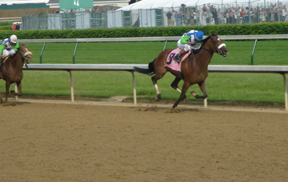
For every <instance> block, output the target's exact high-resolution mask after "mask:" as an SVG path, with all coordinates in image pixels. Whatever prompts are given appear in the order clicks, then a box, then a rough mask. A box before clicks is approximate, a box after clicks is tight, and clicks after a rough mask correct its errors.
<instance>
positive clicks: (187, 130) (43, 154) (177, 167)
mask: <svg viewBox="0 0 288 182" xmlns="http://www.w3.org/2000/svg"><path fill="white" fill-rule="evenodd" d="M13 105H14V106H13ZM287 131H288V112H286V111H284V110H283V109H279V108H276V109H274V110H273V109H271V108H270V109H265V108H247V107H245V108H244V107H242V108H239V107H233V106H225V107H224V106H220V107H219V106H217V107H216V106H215V107H209V108H208V109H204V108H203V107H200V106H189V107H188V106H186V107H185V106H183V105H182V106H179V108H178V109H175V110H170V109H169V108H168V106H167V105H164V104H163V105H161V104H157V105H156V104H151V103H148V104H147V103H140V104H139V105H138V106H134V105H133V104H131V103H123V102H93V101H89V102H87V101H85V102H84V101H83V102H80V101H79V102H75V103H74V104H71V102H69V101H61V102H60V101H55V100H41V101H39V100H25V99H24V100H21V102H17V103H15V102H12V104H10V105H9V106H4V105H3V104H1V105H0V146H1V147H0V161H1V162H0V181H12V182H14V181H15V182H19V181H21V182H23V181H29V182H30V181H67V182H71V181H85V182H86V181H93V182H94V181H99V182H103V181H109V182H110V181H111V182H114V181H115V182H122V181H125V182H126V181H127V182H130V181H137V182H138V181H139V182H141V181H143V182H144V181H147V182H150V181H153V182H155V181H163V182H167V181H169V182H170V181H173V182H174V181H175V182H176V181H181V182H185V181H187V182H191V181H196V182H198V181H201V182H202V181H204V182H205V181H211V182H215V181H219V182H223V181H229V182H232V181H235V182H239V181H253V182H255V181H261V182H265V181H267V182H268V181H269V182H271V181H273V182H274V181H277V182H281V181H287V179H288V132H287Z"/></svg>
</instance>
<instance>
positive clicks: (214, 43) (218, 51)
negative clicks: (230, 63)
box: [203, 37, 226, 55]
mask: <svg viewBox="0 0 288 182" xmlns="http://www.w3.org/2000/svg"><path fill="white" fill-rule="evenodd" d="M212 38H213V37H210V41H211V42H212V44H213V46H214V48H215V50H216V51H212V50H208V49H206V48H205V47H203V49H204V50H206V51H208V52H210V53H211V54H213V53H215V52H216V53H218V54H219V55H223V54H224V53H223V51H222V50H221V48H222V47H226V44H224V43H222V44H220V45H219V46H217V41H213V40H212ZM217 39H219V38H217Z"/></svg>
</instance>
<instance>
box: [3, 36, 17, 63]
mask: <svg viewBox="0 0 288 182" xmlns="http://www.w3.org/2000/svg"><path fill="white" fill-rule="evenodd" d="M18 48H19V42H18V41H17V36H16V35H11V37H10V38H6V39H3V40H2V42H1V43H0V54H1V57H2V58H4V57H6V56H13V55H14V54H15V53H16V51H17V50H18Z"/></svg>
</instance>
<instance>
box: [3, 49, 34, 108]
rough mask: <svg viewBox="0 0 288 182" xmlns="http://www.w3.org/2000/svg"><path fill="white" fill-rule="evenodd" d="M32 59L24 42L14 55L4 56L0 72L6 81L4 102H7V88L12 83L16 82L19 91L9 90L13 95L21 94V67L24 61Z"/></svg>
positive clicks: (27, 61)
mask: <svg viewBox="0 0 288 182" xmlns="http://www.w3.org/2000/svg"><path fill="white" fill-rule="evenodd" d="M31 61H32V53H31V52H30V50H29V49H28V47H27V46H26V45H25V44H22V45H20V47H19V49H18V51H17V52H16V54H15V55H13V56H9V57H8V58H7V59H6V58H4V59H3V60H2V61H1V62H2V65H1V72H2V75H1V77H2V79H3V80H5V81H6V94H5V102H7V99H8V95H9V88H10V85H11V84H12V83H16V84H17V88H18V90H19V93H16V92H15V91H14V90H12V91H11V93H13V94H14V95H17V96H21V95H22V89H21V80H22V78H23V72H22V68H23V65H24V63H25V65H26V66H27V64H28V63H29V62H31ZM0 102H3V101H2V98H1V93H0Z"/></svg>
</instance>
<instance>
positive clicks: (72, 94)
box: [68, 70, 74, 102]
mask: <svg viewBox="0 0 288 182" xmlns="http://www.w3.org/2000/svg"><path fill="white" fill-rule="evenodd" d="M68 72H69V74H70V87H71V102H74V83H73V75H72V71H71V70H70V71H68Z"/></svg>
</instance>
